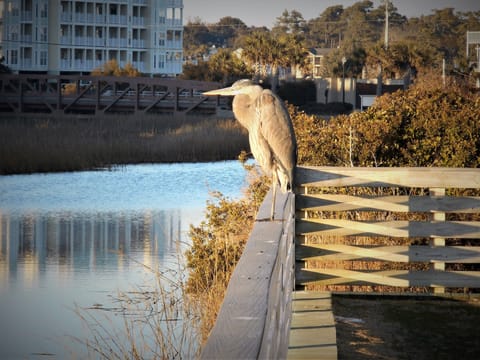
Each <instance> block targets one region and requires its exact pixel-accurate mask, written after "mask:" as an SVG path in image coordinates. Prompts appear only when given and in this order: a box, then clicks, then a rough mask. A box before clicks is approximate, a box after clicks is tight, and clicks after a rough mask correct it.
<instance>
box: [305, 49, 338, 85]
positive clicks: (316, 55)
mask: <svg viewBox="0 0 480 360" xmlns="http://www.w3.org/2000/svg"><path fill="white" fill-rule="evenodd" d="M332 50H333V49H331V48H311V49H309V51H308V57H309V61H310V63H311V64H312V67H311V69H312V73H311V74H310V75H311V77H312V78H314V79H318V78H322V77H324V76H325V57H326V56H327V55H328V54H329V53H330V52H331V51H332Z"/></svg>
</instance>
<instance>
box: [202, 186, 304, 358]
mask: <svg viewBox="0 0 480 360" xmlns="http://www.w3.org/2000/svg"><path fill="white" fill-rule="evenodd" d="M294 198H295V197H294V195H293V193H288V194H277V198H276V211H275V219H274V221H270V220H268V221H266V220H265V219H269V217H270V211H271V210H270V204H271V200H272V194H271V191H270V192H269V193H268V194H267V196H266V198H265V200H264V202H263V203H262V205H261V207H260V209H259V212H258V215H257V221H256V222H255V224H254V227H253V230H252V232H251V234H250V238H249V240H248V242H247V245H246V247H245V250H244V252H243V254H242V257H241V258H240V261H239V262H238V264H237V266H236V268H235V270H234V272H233V274H232V278H231V279H230V283H229V285H228V288H227V293H226V296H225V299H224V302H223V304H222V307H221V309H220V313H219V314H218V317H217V321H216V323H215V326H214V328H213V330H212V332H211V334H210V336H209V338H208V341H207V343H206V345H205V347H204V349H203V351H202V355H201V358H202V359H257V358H265V359H266V358H270V359H278V358H285V357H286V353H287V350H288V333H289V330H290V318H291V298H292V289H293V282H294V268H293V266H294V238H293V236H294V233H295V229H294V226H295V221H294V213H295V209H294V205H295V201H294Z"/></svg>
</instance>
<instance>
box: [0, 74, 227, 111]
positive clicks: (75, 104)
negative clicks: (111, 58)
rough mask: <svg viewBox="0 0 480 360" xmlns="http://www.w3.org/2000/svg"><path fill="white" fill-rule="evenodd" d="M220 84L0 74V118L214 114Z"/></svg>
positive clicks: (150, 79) (126, 78)
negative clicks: (215, 91)
mask: <svg viewBox="0 0 480 360" xmlns="http://www.w3.org/2000/svg"><path fill="white" fill-rule="evenodd" d="M219 86H220V84H219V83H215V82H207V81H193V80H177V79H169V78H147V77H117V76H80V75H46V74H20V75H12V74H0V114H1V113H4V112H5V113H14V114H15V113H22V114H33V115H38V113H47V114H57V115H61V116H63V115H65V114H97V115H98V114H109V113H110V114H118V113H131V114H133V113H177V114H180V113H183V114H186V113H189V112H192V111H197V112H201V113H214V112H215V111H216V108H217V105H218V101H219V100H218V99H214V98H211V97H208V96H203V95H202V92H203V91H206V90H212V89H217V88H218V87H219Z"/></svg>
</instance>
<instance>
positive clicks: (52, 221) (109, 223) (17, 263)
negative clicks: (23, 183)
mask: <svg viewBox="0 0 480 360" xmlns="http://www.w3.org/2000/svg"><path fill="white" fill-rule="evenodd" d="M0 234H1V241H0V266H2V268H3V269H2V271H0V274H1V275H2V283H1V285H2V287H3V286H6V285H8V283H9V282H10V283H11V282H12V281H15V282H18V281H19V280H23V282H24V283H25V284H28V283H30V284H32V283H34V282H35V280H36V279H37V277H39V278H41V277H42V276H45V274H46V268H47V267H53V266H55V267H57V268H58V271H60V272H61V273H63V274H64V275H65V276H67V275H68V274H74V273H80V272H104V271H113V270H115V271H122V270H125V268H126V267H127V266H128V262H129V261H128V260H129V259H130V260H132V259H133V260H135V261H138V262H141V263H142V264H145V265H147V266H152V267H155V266H157V265H158V264H157V263H158V262H159V261H161V260H162V259H163V257H164V256H165V254H170V253H172V252H174V251H175V250H176V248H177V247H178V246H179V243H180V241H181V240H182V216H181V213H180V210H171V211H148V212H142V213H138V212H136V213H131V212H127V213H111V212H108V213H62V214H55V213H49V214H27V215H23V216H12V215H9V214H0ZM19 277H20V278H19ZM21 278H22V279H21Z"/></svg>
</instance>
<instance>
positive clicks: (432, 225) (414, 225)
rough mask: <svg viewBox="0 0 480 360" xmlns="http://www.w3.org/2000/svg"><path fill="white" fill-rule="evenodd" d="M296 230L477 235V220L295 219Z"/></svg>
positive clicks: (479, 234) (479, 229)
mask: <svg viewBox="0 0 480 360" xmlns="http://www.w3.org/2000/svg"><path fill="white" fill-rule="evenodd" d="M296 231H297V234H300V235H305V234H318V235H329V236H330V235H336V236H352V235H356V236H391V237H403V238H407V237H432V238H433V237H443V238H459V239H478V238H480V221H404V220H399V221H374V222H366V221H352V220H345V219H308V220H302V219H299V220H297V225H296Z"/></svg>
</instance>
